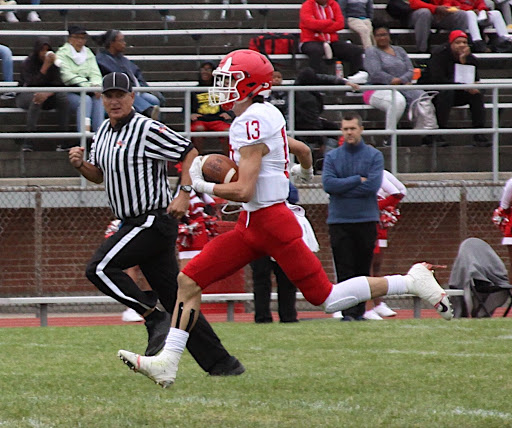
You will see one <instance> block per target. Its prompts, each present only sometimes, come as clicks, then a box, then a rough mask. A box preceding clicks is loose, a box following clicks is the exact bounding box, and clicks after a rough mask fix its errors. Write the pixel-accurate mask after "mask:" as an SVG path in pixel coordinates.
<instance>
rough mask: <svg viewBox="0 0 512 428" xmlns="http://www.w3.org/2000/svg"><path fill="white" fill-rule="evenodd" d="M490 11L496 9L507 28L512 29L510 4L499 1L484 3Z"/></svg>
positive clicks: (488, 0)
mask: <svg viewBox="0 0 512 428" xmlns="http://www.w3.org/2000/svg"><path fill="white" fill-rule="evenodd" d="M485 3H486V4H487V5H488V6H490V9H494V8H496V9H498V10H499V11H500V12H501V14H502V15H503V19H504V20H505V24H507V28H508V29H509V30H510V29H512V11H511V9H510V2H508V1H500V0H494V1H491V0H487V1H486V2H485Z"/></svg>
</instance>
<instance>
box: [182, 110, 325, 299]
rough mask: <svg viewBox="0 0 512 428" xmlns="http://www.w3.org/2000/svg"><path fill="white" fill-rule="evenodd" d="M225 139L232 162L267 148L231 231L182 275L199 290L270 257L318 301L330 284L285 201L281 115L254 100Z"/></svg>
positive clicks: (286, 153) (285, 153) (284, 144)
mask: <svg viewBox="0 0 512 428" xmlns="http://www.w3.org/2000/svg"><path fill="white" fill-rule="evenodd" d="M229 141H230V146H231V147H230V153H231V157H232V158H233V160H234V161H235V162H237V163H238V162H239V160H240V149H241V148H242V147H246V146H250V145H254V144H261V143H263V144H265V145H266V146H267V147H268V149H269V153H268V154H266V155H265V156H264V157H263V158H262V163H261V169H260V172H259V176H258V180H257V183H256V191H255V194H254V197H253V199H252V200H251V201H249V202H248V203H244V204H243V208H244V211H243V212H242V213H241V214H240V216H239V219H238V222H237V224H236V226H235V228H234V230H232V231H229V232H227V233H224V234H222V235H219V236H217V237H216V238H215V239H213V240H212V241H211V242H209V243H208V244H207V245H206V246H205V247H204V250H203V251H202V252H201V254H199V255H198V256H197V257H195V258H194V259H193V260H192V261H190V262H189V263H188V264H187V266H186V267H185V268H184V269H183V273H184V274H185V275H187V276H189V277H190V278H192V279H193V280H194V281H195V282H196V283H197V284H198V285H199V286H200V287H201V288H203V289H204V288H206V287H207V286H208V285H209V284H211V283H213V282H215V281H218V280H220V279H222V278H225V277H227V276H229V275H231V274H233V273H235V272H236V271H238V270H239V269H241V268H242V267H244V266H245V265H247V264H248V263H249V262H250V261H252V260H255V259H258V258H260V257H263V256H265V255H269V256H271V257H273V258H274V259H275V260H276V261H277V263H278V264H279V266H281V268H282V269H283V271H284V272H285V273H286V275H287V276H288V278H290V280H291V281H292V282H293V283H294V284H295V285H296V286H297V287H298V288H299V289H300V290H301V291H302V293H303V294H304V296H305V297H306V299H307V300H308V301H310V302H311V303H313V304H315V305H320V304H322V303H323V302H324V301H325V299H326V298H327V296H328V295H329V294H330V292H331V290H332V284H331V282H330V281H329V279H328V277H327V275H326V274H325V272H324V270H323V269H322V265H321V263H320V261H319V260H318V258H317V257H316V256H315V255H314V254H313V253H312V252H311V251H310V250H309V248H308V247H307V246H306V244H305V243H304V241H303V240H302V228H301V227H300V225H299V224H298V222H297V220H296V219H295V216H294V214H293V213H292V212H291V211H290V209H289V208H288V207H287V206H286V204H285V200H286V198H287V196H288V192H289V179H288V175H289V174H288V164H289V156H290V155H289V151H288V140H287V137H286V129H285V120H284V117H283V115H282V114H281V112H280V111H279V110H278V109H277V108H276V107H274V106H273V105H271V104H269V103H254V104H252V105H251V106H250V107H249V108H248V109H247V110H246V111H245V112H244V113H243V114H242V115H240V116H239V117H237V118H236V119H235V120H234V121H233V123H232V124H231V128H230V130H229Z"/></svg>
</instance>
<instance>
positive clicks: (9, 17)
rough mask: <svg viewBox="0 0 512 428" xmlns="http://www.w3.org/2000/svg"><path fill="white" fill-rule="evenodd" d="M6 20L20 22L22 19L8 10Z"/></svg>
mask: <svg viewBox="0 0 512 428" xmlns="http://www.w3.org/2000/svg"><path fill="white" fill-rule="evenodd" d="M5 20H6V21H7V22H10V23H15V22H20V20H19V19H18V18H17V16H16V15H15V14H14V12H6V13H5Z"/></svg>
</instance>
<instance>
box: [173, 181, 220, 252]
mask: <svg viewBox="0 0 512 428" xmlns="http://www.w3.org/2000/svg"><path fill="white" fill-rule="evenodd" d="M207 205H211V206H214V205H215V200H214V199H213V198H212V197H211V196H210V195H207V194H206V193H203V194H201V197H199V196H198V195H197V193H196V192H194V191H193V190H192V192H190V205H189V207H188V211H187V214H186V215H185V218H186V222H181V223H180V224H179V225H178V240H177V244H178V257H179V258H180V260H182V259H191V258H193V257H195V256H197V255H198V254H199V253H200V252H201V250H202V249H203V247H204V246H205V245H206V243H207V242H208V241H209V240H210V239H211V238H213V237H214V236H215V235H217V230H216V221H217V218H216V217H212V216H210V215H208V214H206V213H205V212H204V208H205V207H206V206H207Z"/></svg>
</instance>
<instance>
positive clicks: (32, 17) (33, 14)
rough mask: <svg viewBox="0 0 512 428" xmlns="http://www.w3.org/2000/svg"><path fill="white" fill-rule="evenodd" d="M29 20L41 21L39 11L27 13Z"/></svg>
mask: <svg viewBox="0 0 512 428" xmlns="http://www.w3.org/2000/svg"><path fill="white" fill-rule="evenodd" d="M27 21H28V22H41V18H40V17H39V15H38V13H37V12H36V11H35V10H33V11H32V12H29V14H28V15H27Z"/></svg>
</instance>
